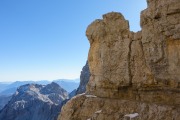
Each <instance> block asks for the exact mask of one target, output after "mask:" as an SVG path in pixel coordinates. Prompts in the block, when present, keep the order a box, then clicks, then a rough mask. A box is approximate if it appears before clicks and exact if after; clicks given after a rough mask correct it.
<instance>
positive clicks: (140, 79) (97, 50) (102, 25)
mask: <svg viewBox="0 0 180 120" xmlns="http://www.w3.org/2000/svg"><path fill="white" fill-rule="evenodd" d="M147 2H148V8H147V9H146V10H144V11H142V13H141V27H142V30H141V31H139V32H137V33H134V32H131V31H130V30H129V24H128V21H127V20H125V19H124V17H123V15H122V14H120V13H116V12H111V13H108V14H105V15H103V19H102V20H95V21H94V22H93V23H91V24H90V25H89V26H88V28H87V31H86V35H87V37H88V40H89V42H90V45H91V47H90V51H89V56H88V63H89V69H90V73H91V76H90V81H89V82H88V85H87V88H86V93H85V94H81V95H77V96H75V97H73V98H72V99H71V100H70V101H68V102H67V104H66V105H65V106H64V107H63V108H62V112H61V114H60V116H59V119H58V120H126V119H127V118H126V117H127V116H130V115H131V116H130V117H134V118H132V119H133V120H135V119H136V120H180V1H179V0H147ZM133 115H136V116H133Z"/></svg>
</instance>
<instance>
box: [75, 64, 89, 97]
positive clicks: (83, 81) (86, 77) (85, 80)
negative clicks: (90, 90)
mask: <svg viewBox="0 0 180 120" xmlns="http://www.w3.org/2000/svg"><path fill="white" fill-rule="evenodd" d="M89 78H90V72H89V65H88V62H86V65H85V66H84V67H83V69H82V71H81V76H80V85H79V87H78V89H77V91H76V94H81V93H84V92H85V91H86V85H87V83H88V81H89Z"/></svg>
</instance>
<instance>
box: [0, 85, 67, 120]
mask: <svg viewBox="0 0 180 120" xmlns="http://www.w3.org/2000/svg"><path fill="white" fill-rule="evenodd" d="M16 83H17V82H16ZM18 83H19V82H18ZM68 98H69V96H68V92H67V91H66V90H64V89H63V88H61V87H60V86H59V85H58V84H57V83H55V82H52V83H50V84H47V85H39V84H25V85H22V86H20V87H19V88H18V89H17V90H16V92H15V93H14V94H13V96H12V98H11V100H10V101H9V102H8V104H7V105H5V107H4V108H3V109H2V110H0V120H56V119H57V116H58V114H59V112H60V110H61V107H62V105H63V104H64V101H65V100H66V99H68ZM6 99H9V98H6ZM6 99H4V100H6Z"/></svg>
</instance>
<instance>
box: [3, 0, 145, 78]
mask: <svg viewBox="0 0 180 120" xmlns="http://www.w3.org/2000/svg"><path fill="white" fill-rule="evenodd" d="M146 6H147V4H146V0H0V81H16V80H42V79H46V80H53V79H59V78H78V77H79V75H80V72H81V69H82V67H83V66H84V64H85V62H86V59H87V55H88V50H89V42H88V40H87V38H86V36H85V31H86V28H87V26H88V25H89V24H90V23H91V22H92V21H94V20H95V19H99V18H101V16H102V15H103V14H105V13H108V12H111V11H117V12H121V13H122V14H123V15H124V16H125V18H126V19H128V20H129V21H130V26H131V30H132V31H138V30H140V26H139V17H140V11H141V10H143V9H145V8H146Z"/></svg>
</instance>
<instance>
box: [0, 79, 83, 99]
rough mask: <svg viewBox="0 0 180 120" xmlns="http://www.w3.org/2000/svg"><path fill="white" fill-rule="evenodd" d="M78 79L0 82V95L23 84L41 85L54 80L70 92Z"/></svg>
mask: <svg viewBox="0 0 180 120" xmlns="http://www.w3.org/2000/svg"><path fill="white" fill-rule="evenodd" d="M79 81H80V80H79V79H75V80H69V79H58V80H53V81H48V80H41V81H16V82H12V83H9V82H0V96H2V95H6V96H7V95H12V94H13V93H14V92H15V91H16V89H17V88H18V87H19V86H21V85H25V84H31V83H33V84H41V85H47V84H49V83H51V82H56V83H57V84H59V85H60V86H61V87H62V88H64V89H65V90H66V91H67V92H69V93H70V92H72V91H73V90H74V89H77V87H78V86H79Z"/></svg>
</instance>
